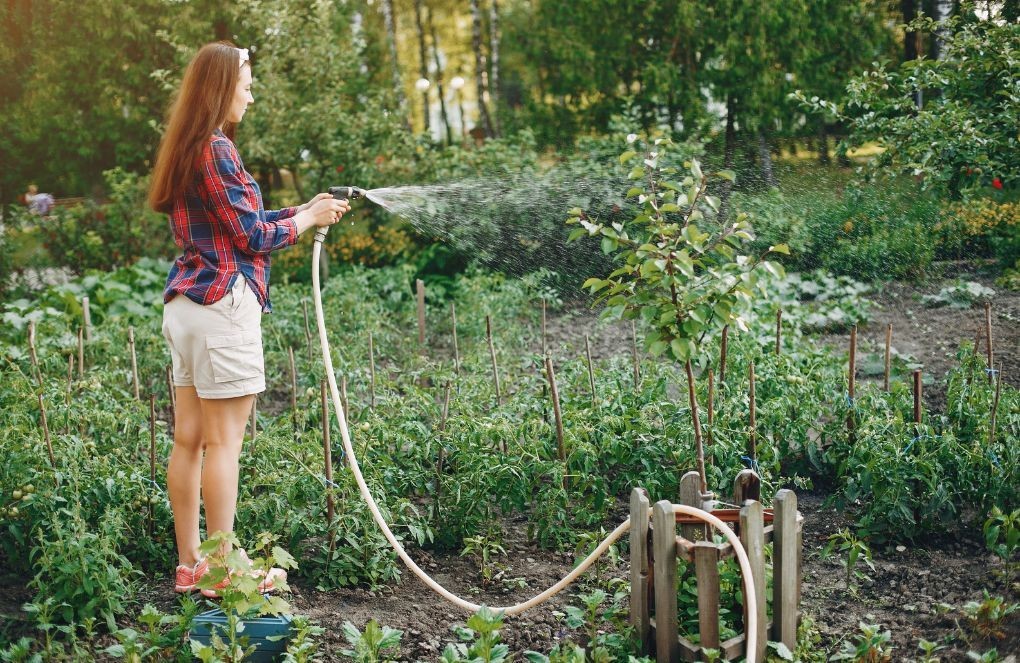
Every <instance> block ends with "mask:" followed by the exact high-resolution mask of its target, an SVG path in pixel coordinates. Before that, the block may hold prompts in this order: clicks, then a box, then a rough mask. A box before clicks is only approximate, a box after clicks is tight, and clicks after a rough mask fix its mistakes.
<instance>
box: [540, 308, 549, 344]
mask: <svg viewBox="0 0 1020 663" xmlns="http://www.w3.org/2000/svg"><path fill="white" fill-rule="evenodd" d="M542 356H543V357H548V356H549V349H548V347H547V346H546V334H545V298H544V297H543V298H542Z"/></svg>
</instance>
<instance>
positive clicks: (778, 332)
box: [776, 309, 783, 357]
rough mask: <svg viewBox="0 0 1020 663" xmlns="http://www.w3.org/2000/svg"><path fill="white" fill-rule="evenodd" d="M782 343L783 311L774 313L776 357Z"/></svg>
mask: <svg viewBox="0 0 1020 663" xmlns="http://www.w3.org/2000/svg"><path fill="white" fill-rule="evenodd" d="M782 343H783V309H779V310H777V311H776V356H777V357H778V356H779V353H780V348H782Z"/></svg>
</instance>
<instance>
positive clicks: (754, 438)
mask: <svg viewBox="0 0 1020 663" xmlns="http://www.w3.org/2000/svg"><path fill="white" fill-rule="evenodd" d="M748 377H750V379H751V391H750V399H749V402H750V408H751V419H750V424H751V430H750V435H749V436H748V437H749V439H750V443H751V445H750V450H751V460H758V413H757V401H756V397H755V389H754V362H753V361H752V362H751V368H750V370H748Z"/></svg>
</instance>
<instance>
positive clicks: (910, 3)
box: [900, 0, 917, 62]
mask: <svg viewBox="0 0 1020 663" xmlns="http://www.w3.org/2000/svg"><path fill="white" fill-rule="evenodd" d="M900 8H901V9H902V10H903V22H904V23H910V22H911V21H913V20H914V19H915V18H917V2H916V0H900ZM916 59H917V33H916V32H913V31H907V32H906V33H904V35H903V60H904V61H905V62H909V61H911V60H916Z"/></svg>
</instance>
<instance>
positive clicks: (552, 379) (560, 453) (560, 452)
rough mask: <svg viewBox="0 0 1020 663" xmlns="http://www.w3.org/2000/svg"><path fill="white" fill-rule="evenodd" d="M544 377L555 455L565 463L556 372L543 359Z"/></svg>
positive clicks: (549, 360)
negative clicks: (550, 414) (551, 415)
mask: <svg viewBox="0 0 1020 663" xmlns="http://www.w3.org/2000/svg"><path fill="white" fill-rule="evenodd" d="M545 376H546V379H547V380H549V392H550V393H551V394H552V405H553V417H554V418H555V420H556V455H557V457H558V458H559V459H560V461H561V462H566V461H567V448H566V447H565V446H564V444H563V418H562V414H561V412H560V392H559V390H558V389H557V388H556V372H555V371H554V370H553V365H552V359H550V358H549V357H546V358H545Z"/></svg>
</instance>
